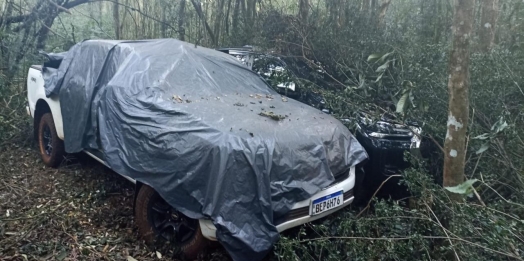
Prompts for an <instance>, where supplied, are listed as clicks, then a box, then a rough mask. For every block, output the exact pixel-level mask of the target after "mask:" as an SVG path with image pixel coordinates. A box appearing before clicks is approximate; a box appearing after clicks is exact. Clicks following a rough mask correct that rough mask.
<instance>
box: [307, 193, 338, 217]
mask: <svg viewBox="0 0 524 261" xmlns="http://www.w3.org/2000/svg"><path fill="white" fill-rule="evenodd" d="M342 204H344V193H343V191H339V192H335V193H333V194H330V195H327V196H323V197H321V198H317V199H315V200H313V202H311V207H310V213H311V215H312V216H314V215H318V214H320V213H322V212H326V211H328V210H332V209H334V208H337V207H339V206H342Z"/></svg>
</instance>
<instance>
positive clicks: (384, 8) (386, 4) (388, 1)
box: [377, 0, 391, 27]
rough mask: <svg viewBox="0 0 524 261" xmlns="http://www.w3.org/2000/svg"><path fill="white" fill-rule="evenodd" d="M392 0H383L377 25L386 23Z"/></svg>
mask: <svg viewBox="0 0 524 261" xmlns="http://www.w3.org/2000/svg"><path fill="white" fill-rule="evenodd" d="M389 4H391V0H383V1H382V3H381V4H380V7H379V10H378V19H377V27H381V26H382V25H383V24H384V19H385V18H386V12H387V11H388V8H389Z"/></svg>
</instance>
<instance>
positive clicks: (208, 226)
mask: <svg viewBox="0 0 524 261" xmlns="http://www.w3.org/2000/svg"><path fill="white" fill-rule="evenodd" d="M354 187H355V167H351V169H350V170H349V175H348V177H347V178H346V179H344V180H342V181H340V182H338V183H335V184H334V185H331V186H329V187H327V188H325V189H323V190H321V191H320V192H318V193H317V194H315V195H313V196H312V197H311V198H309V199H306V200H303V201H300V202H297V203H295V205H294V206H293V208H292V209H291V211H290V212H289V213H288V214H287V215H286V217H285V218H284V219H283V220H280V221H278V222H277V223H278V224H277V229H278V232H282V231H284V230H287V229H290V228H293V227H297V226H300V225H302V224H305V223H308V222H311V221H314V220H317V219H320V218H323V217H325V216H328V215H331V214H333V213H335V212H337V211H339V210H341V209H342V208H344V207H346V206H348V205H349V204H351V202H353V200H354V196H353V188H354ZM338 191H343V193H344V203H343V204H342V205H341V206H339V207H337V208H335V209H332V210H329V211H326V212H323V213H321V214H318V215H314V216H311V215H310V214H311V213H310V209H309V207H310V205H311V201H313V200H314V199H317V198H320V197H323V196H327V195H330V194H333V193H335V192H338ZM199 221H200V229H201V231H202V234H203V235H204V237H205V238H207V239H209V240H212V241H217V238H216V227H215V225H214V224H213V222H212V221H211V220H209V219H200V220H199Z"/></svg>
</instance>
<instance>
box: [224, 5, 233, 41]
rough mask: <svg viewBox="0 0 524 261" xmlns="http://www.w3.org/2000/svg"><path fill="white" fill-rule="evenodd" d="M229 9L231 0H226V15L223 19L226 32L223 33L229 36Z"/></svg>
mask: <svg viewBox="0 0 524 261" xmlns="http://www.w3.org/2000/svg"><path fill="white" fill-rule="evenodd" d="M230 10H231V0H228V2H227V11H226V16H225V20H224V25H225V27H226V28H225V29H226V32H225V34H226V35H227V36H229V11H230Z"/></svg>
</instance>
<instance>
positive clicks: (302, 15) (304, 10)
mask: <svg viewBox="0 0 524 261" xmlns="http://www.w3.org/2000/svg"><path fill="white" fill-rule="evenodd" d="M298 12H299V15H298V17H299V19H300V20H301V21H302V23H303V24H307V18H308V14H309V0H300V2H299V6H298Z"/></svg>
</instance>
